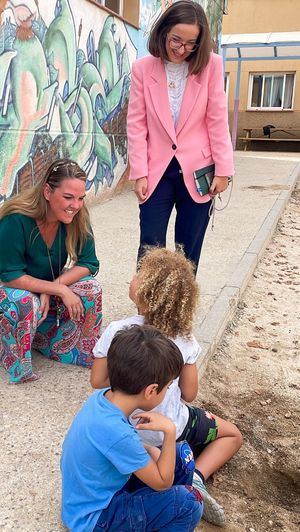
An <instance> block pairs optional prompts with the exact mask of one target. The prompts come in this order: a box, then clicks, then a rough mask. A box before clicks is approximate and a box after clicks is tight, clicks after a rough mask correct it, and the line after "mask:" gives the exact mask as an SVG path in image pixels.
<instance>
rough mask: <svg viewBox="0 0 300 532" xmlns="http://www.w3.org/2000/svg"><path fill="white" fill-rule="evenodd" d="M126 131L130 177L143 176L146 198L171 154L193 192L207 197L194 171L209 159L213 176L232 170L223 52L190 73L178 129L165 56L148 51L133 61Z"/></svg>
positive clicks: (204, 164)
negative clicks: (198, 72) (171, 101)
mask: <svg viewBox="0 0 300 532" xmlns="http://www.w3.org/2000/svg"><path fill="white" fill-rule="evenodd" d="M127 135H128V151H129V163H130V175H129V179H131V180H136V179H138V178H140V177H143V176H147V177H148V197H149V196H150V195H151V194H152V192H153V190H154V189H155V187H156V185H157V184H158V182H159V180H160V179H161V177H162V175H163V173H164V171H165V170H166V168H167V166H168V164H169V162H170V161H171V159H172V157H173V156H174V155H175V156H176V158H177V159H178V161H179V163H180V166H181V168H182V171H183V177H184V181H185V184H186V187H187V189H188V191H189V193H190V195H191V197H192V198H193V199H194V200H195V201H196V202H198V203H202V202H205V201H208V200H209V196H208V195H206V196H203V197H201V196H200V194H199V193H198V192H197V190H196V186H195V183H194V178H193V172H194V171H195V170H197V169H198V168H203V167H204V166H207V165H209V164H212V163H213V162H214V163H215V167H216V170H215V175H217V176H229V175H233V172H234V170H233V151H232V144H231V140H230V135H229V128H228V115H227V101H226V95H225V93H224V79H223V65H222V58H221V56H219V55H216V54H214V53H212V54H211V57H210V60H209V63H208V65H207V66H206V67H205V69H204V70H203V71H202V72H201V74H197V75H193V74H192V75H189V76H188V79H187V83H186V87H185V92H184V95H183V99H182V104H181V109H180V114H179V118H178V123H177V126H176V129H175V127H174V123H173V120H172V115H171V110H170V104H169V97H168V89H167V77H166V72H165V66H164V63H163V61H162V60H161V59H160V58H156V57H153V56H151V55H150V56H146V57H143V58H141V59H138V60H137V61H135V62H134V63H133V65H132V81H131V89H130V98H129V108H128V115H127Z"/></svg>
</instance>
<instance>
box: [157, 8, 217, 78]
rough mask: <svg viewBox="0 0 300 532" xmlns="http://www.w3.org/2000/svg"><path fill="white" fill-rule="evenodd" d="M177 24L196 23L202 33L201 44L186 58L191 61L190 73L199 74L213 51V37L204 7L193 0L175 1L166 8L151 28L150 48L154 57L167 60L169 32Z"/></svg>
mask: <svg viewBox="0 0 300 532" xmlns="http://www.w3.org/2000/svg"><path fill="white" fill-rule="evenodd" d="M177 24H195V25H197V26H198V28H199V31H200V34H199V37H198V39H197V43H196V44H198V45H199V46H198V47H197V50H195V51H194V52H191V53H190V55H189V56H188V57H187V58H186V61H188V62H189V72H190V74H199V73H200V72H202V70H203V69H204V68H205V67H206V65H207V64H208V61H209V58H210V52H211V51H212V39H211V35H210V30H209V26H208V22H207V18H206V15H205V11H204V9H203V8H202V7H201V6H200V4H197V3H196V2H193V1H192V0H181V1H179V2H174V3H173V4H171V5H170V7H168V9H166V11H165V12H164V13H163V14H162V15H161V16H160V17H159V19H158V20H157V21H156V22H155V24H154V26H153V27H152V28H151V32H150V36H149V40H148V49H149V52H150V54H151V55H153V56H154V57H160V58H161V59H162V60H164V61H167V60H168V55H167V50H166V39H167V34H168V33H169V31H171V29H172V28H173V27H174V26H176V25H177Z"/></svg>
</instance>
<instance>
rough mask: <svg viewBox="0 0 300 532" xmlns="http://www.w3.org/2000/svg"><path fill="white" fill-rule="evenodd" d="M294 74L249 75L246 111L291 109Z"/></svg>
mask: <svg viewBox="0 0 300 532" xmlns="http://www.w3.org/2000/svg"><path fill="white" fill-rule="evenodd" d="M294 84H295V74H282V73H278V74H277V73H276V74H251V76H250V90H249V101H248V109H263V110H267V109H272V110H283V109H292V107H293V96H294Z"/></svg>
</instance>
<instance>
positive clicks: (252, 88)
mask: <svg viewBox="0 0 300 532" xmlns="http://www.w3.org/2000/svg"><path fill="white" fill-rule="evenodd" d="M299 7H300V6H299V1H298V0H285V1H284V2H282V1H281V0H228V16H227V17H224V23H223V31H222V33H223V39H224V42H226V40H227V37H229V36H230V37H231V40H232V41H234V36H235V35H236V38H237V39H238V35H241V34H243V40H247V39H248V42H249V43H251V42H252V43H253V42H255V41H257V39H262V38H263V35H264V36H265V39H266V40H268V39H269V38H271V37H272V35H269V34H273V40H274V41H276V38H277V40H279V39H281V40H285V41H291V40H293V41H294V42H297V41H299V40H300V39H299V37H300V33H299V31H300V9H299ZM237 34H238V35H237ZM256 36H257V38H256ZM255 50H257V52H258V54H257V55H259V54H260V55H263V56H269V57H270V58H268V59H265V60H253V61H252V60H250V61H249V60H247V61H242V64H241V77H240V90H239V113H238V131H237V136H238V137H239V136H244V135H245V133H244V132H243V128H251V127H252V128H258V127H259V128H261V131H262V128H263V126H266V125H274V126H275V127H276V128H280V127H282V128H295V129H296V128H299V136H300V89H299V87H300V85H299V84H300V57H299V59H275V58H273V60H272V56H273V57H274V53H275V55H276V47H275V52H274V49H273V48H272V47H270V48H269V49H267V48H265V51H264V52H263V53H262V49H261V48H259V49H258V48H253V49H252V52H251V53H252V54H253V55H255ZM282 50H283V48H282ZM299 52H300V47H299V46H298V47H297V48H296V47H294V46H289V47H288V46H286V47H285V50H284V55H285V56H286V57H292V56H294V55H295V54H298V56H299ZM278 55H279V54H278ZM237 68H238V63H237V61H226V65H225V70H226V91H227V94H228V107H229V122H230V124H232V122H233V110H234V104H235V99H236V81H237ZM299 145H300V143H295V145H294V146H292V149H295V150H299ZM241 146H242V143H241V142H239V143H238V147H241ZM274 147H275V146H274V144H272V149H274ZM290 147H291V146H290ZM264 148H265V146H264ZM282 148H284V149H288V143H286V144H285V143H284V144H283V143H282V144H281V145H280V149H282Z"/></svg>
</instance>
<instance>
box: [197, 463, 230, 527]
mask: <svg viewBox="0 0 300 532" xmlns="http://www.w3.org/2000/svg"><path fill="white" fill-rule="evenodd" d="M192 484H193V486H194V488H196V489H197V490H198V491H200V493H201V495H202V499H203V506H204V509H203V515H202V518H203V519H205V521H207V522H208V523H212V524H213V525H216V526H224V525H225V513H224V510H223V508H222V506H221V505H220V504H219V503H218V502H217V501H216V500H215V499H214V498H213V497H212V496H211V495H210V494H209V493H208V491H207V489H206V487H205V484H204V483H203V481H202V479H201V478H200V477H199V475H197V473H194V476H193V483H192Z"/></svg>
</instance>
